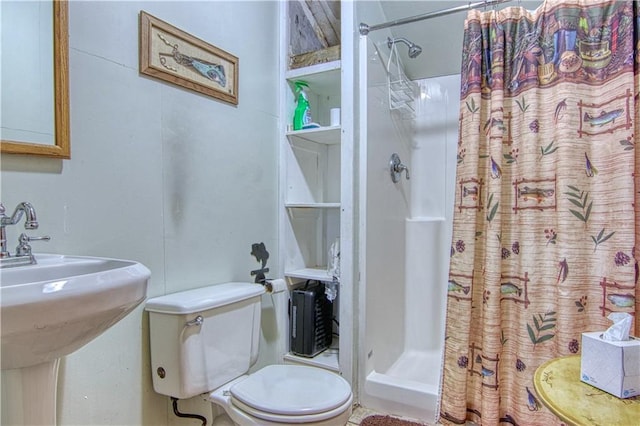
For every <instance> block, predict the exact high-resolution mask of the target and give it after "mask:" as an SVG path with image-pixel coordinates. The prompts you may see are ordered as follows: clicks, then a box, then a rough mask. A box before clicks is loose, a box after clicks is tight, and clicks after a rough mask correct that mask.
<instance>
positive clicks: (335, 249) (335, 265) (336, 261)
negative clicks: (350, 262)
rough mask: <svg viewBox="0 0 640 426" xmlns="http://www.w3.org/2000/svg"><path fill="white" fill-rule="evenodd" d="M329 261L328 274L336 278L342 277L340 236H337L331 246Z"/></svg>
mask: <svg viewBox="0 0 640 426" xmlns="http://www.w3.org/2000/svg"><path fill="white" fill-rule="evenodd" d="M327 263H328V264H327V274H328V275H329V276H331V277H334V278H338V277H340V238H336V240H335V241H334V242H333V244H331V247H329V253H328V262H327Z"/></svg>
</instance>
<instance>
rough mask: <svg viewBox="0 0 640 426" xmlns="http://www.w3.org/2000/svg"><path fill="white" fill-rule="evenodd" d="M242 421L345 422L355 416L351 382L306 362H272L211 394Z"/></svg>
mask: <svg viewBox="0 0 640 426" xmlns="http://www.w3.org/2000/svg"><path fill="white" fill-rule="evenodd" d="M208 399H209V400H210V401H211V402H213V403H215V404H218V405H220V406H221V407H222V408H223V409H224V410H225V412H226V413H227V414H228V415H229V417H230V418H231V420H233V421H234V422H235V423H237V424H240V425H247V426H248V425H291V424H305V425H316V426H321V425H322V426H325V425H326V426H336V425H344V424H346V423H347V421H348V420H349V417H350V416H351V407H352V403H353V395H352V393H351V388H350V386H349V383H348V382H347V381H346V380H344V379H343V378H342V377H340V376H338V375H337V374H335V373H331V372H329V371H326V370H322V369H319V368H316V367H307V366H303V365H270V366H267V367H264V368H262V369H261V370H258V371H257V372H255V373H253V374H250V375H246V376H242V377H240V378H237V379H235V380H233V381H231V382H229V383H227V384H225V385H224V386H221V387H220V388H218V389H216V390H215V391H213V392H211V394H209V398H208Z"/></svg>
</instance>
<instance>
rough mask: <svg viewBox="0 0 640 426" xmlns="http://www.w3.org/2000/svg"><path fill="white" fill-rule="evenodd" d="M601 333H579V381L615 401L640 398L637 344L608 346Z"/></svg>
mask: <svg viewBox="0 0 640 426" xmlns="http://www.w3.org/2000/svg"><path fill="white" fill-rule="evenodd" d="M600 336H602V332H601V331H595V332H590V333H582V358H581V362H580V378H581V380H582V381H583V382H585V383H588V384H590V385H592V386H595V387H597V388H599V389H602V390H603V391H605V392H608V393H610V394H612V395H615V396H617V397H618V398H630V397H632V396H636V395H640V340H639V339H637V338H634V337H631V336H630V337H629V340H626V341H620V342H609V341H607V340H602V339H601V338H600Z"/></svg>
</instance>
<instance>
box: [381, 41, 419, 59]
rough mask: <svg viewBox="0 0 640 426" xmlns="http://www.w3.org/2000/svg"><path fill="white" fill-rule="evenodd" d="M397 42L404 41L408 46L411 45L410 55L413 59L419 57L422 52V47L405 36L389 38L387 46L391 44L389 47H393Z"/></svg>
mask: <svg viewBox="0 0 640 426" xmlns="http://www.w3.org/2000/svg"><path fill="white" fill-rule="evenodd" d="M397 42H402V43H404V44H406V45H407V46H409V57H410V58H411V59H413V58H415V57H417V56H418V55H419V54H420V53H422V47H420V46H418V45H417V44H415V43H412V42H410V41H409V40H407V39H406V38H404V37H396V38H391V37H389V38H387V46H389V49H391V47H392V46H393V45H394V44H395V43H397Z"/></svg>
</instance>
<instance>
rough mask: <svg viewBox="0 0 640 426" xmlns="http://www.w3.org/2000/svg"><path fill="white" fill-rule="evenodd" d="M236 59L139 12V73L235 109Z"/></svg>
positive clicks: (236, 103)
mask: <svg viewBox="0 0 640 426" xmlns="http://www.w3.org/2000/svg"><path fill="white" fill-rule="evenodd" d="M238 65H239V64H238V58H237V57H236V56H233V55H232V54H230V53H228V52H225V51H224V50H222V49H219V48H217V47H215V46H213V45H211V44H209V43H207V42H205V41H203V40H200V39H199V38H197V37H194V36H192V35H191V34H188V33H186V32H184V31H182V30H180V29H178V28H176V27H174V26H173V25H171V24H168V23H166V22H164V21H162V20H160V19H158V18H156V17H154V16H151V15H149V14H148V13H146V12H145V11H142V10H141V11H140V73H142V74H146V75H149V76H151V77H154V78H158V79H160V80H164V81H167V82H169V83H172V84H175V85H178V86H181V87H184V88H186V89H189V90H193V91H195V92H198V93H201V94H203V95H207V96H211V97H213V98H216V99H219V100H221V101H224V102H228V103H230V104H233V105H238Z"/></svg>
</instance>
